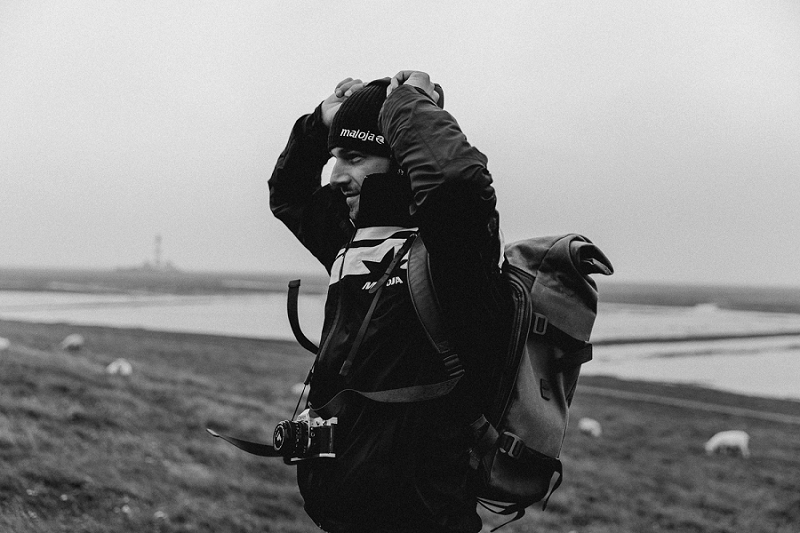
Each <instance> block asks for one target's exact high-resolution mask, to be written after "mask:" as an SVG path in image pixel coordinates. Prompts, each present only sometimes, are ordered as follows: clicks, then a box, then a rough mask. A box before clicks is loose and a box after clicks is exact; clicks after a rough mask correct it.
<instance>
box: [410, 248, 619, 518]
mask: <svg viewBox="0 0 800 533" xmlns="http://www.w3.org/2000/svg"><path fill="white" fill-rule="evenodd" d="M612 273H613V267H612V265H611V262H610V261H609V260H608V258H607V257H606V256H605V255H604V254H603V253H602V252H601V251H600V249H599V248H597V247H596V246H595V245H594V244H592V242H591V241H590V240H589V239H587V238H586V237H583V236H581V235H577V234H568V235H562V236H555V237H537V238H531V239H527V240H523V241H519V242H516V243H513V244H510V245H508V246H507V247H506V248H505V261H504V264H503V268H502V277H501V283H505V284H507V285H508V288H509V289H510V292H511V294H512V298H513V312H512V316H511V320H512V328H511V333H510V335H511V338H510V339H508V341H509V343H508V351H507V353H506V354H505V355H504V356H503V357H502V362H501V371H500V375H499V376H498V377H497V378H496V379H495V380H494V383H492V384H491V386H490V389H489V390H490V391H491V392H490V399H489V404H488V405H489V407H488V410H487V412H486V413H485V414H484V415H483V416H481V417H480V418H478V419H477V420H476V421H475V422H474V423H473V424H472V429H473V432H474V436H475V445H474V447H473V450H472V462H473V468H476V469H477V470H478V482H479V484H478V486H479V489H478V501H479V503H481V504H482V505H483V506H484V507H485V508H487V509H488V510H490V511H492V512H495V513H497V514H502V515H512V514H514V515H515V516H514V517H513V518H512V519H511V520H510V521H514V520H517V519H519V518H521V517H522V516H523V515H524V513H525V508H526V507H528V506H530V505H531V504H533V503H535V502H538V501H541V500H544V503H543V506H542V508H543V509H544V508H546V506H547V500H548V499H549V497H550V495H551V494H552V492H553V491H555V490H556V489H557V488H558V487H559V485H560V484H561V481H562V476H563V473H562V465H561V461H560V460H559V459H558V458H559V455H560V453H561V447H562V444H563V441H564V436H565V433H566V429H567V423H568V415H569V407H570V404H571V402H572V398H573V396H574V394H575V388H576V386H577V382H578V375H579V373H580V367H581V365H582V364H583V363H585V362H587V361H589V360H591V358H592V346H591V344H590V343H589V337H590V334H591V330H592V326H593V325H594V320H595V317H596V315H597V285H596V284H595V282H594V280H593V279H591V278H590V277H589V276H590V275H591V274H603V275H610V274H612ZM408 279H409V289H410V292H411V299H412V302H413V303H414V307H415V309H416V311H417V315H418V316H419V318H420V321H421V323H422V325H423V328H424V329H425V331H426V333H427V334H428V337H429V339H430V341H431V343H432V344H433V346H434V347H435V348H436V350H437V352H439V354H440V355H441V356H442V358H443V359H445V360H446V359H447V358H448V357H450V358H452V354H453V347H452V345H451V343H450V342H449V340H448V339H447V337H446V334H445V332H444V325H443V323H442V317H441V311H440V309H439V305H438V302H437V300H436V293H435V287H434V286H433V282H432V279H431V275H430V268H429V264H428V256H427V251H426V250H425V247H424V245H423V244H422V241H421V239H417V241H416V242H415V243H414V245H412V247H411V251H410V253H409V261H408ZM554 475H557V477H556V479H555V482H553V481H552V480H553V476H554ZM551 483H552V488H551ZM506 523H508V522H506ZM503 525H505V524H503Z"/></svg>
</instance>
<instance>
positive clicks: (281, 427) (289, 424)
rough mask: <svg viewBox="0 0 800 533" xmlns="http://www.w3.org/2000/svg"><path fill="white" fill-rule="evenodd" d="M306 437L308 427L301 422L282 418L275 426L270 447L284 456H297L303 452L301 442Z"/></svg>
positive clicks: (303, 448)
mask: <svg viewBox="0 0 800 533" xmlns="http://www.w3.org/2000/svg"><path fill="white" fill-rule="evenodd" d="M307 439H308V429H307V426H306V425H305V424H303V423H302V422H293V421H291V420H284V421H283V422H280V423H279V424H278V425H277V426H275V433H274V434H273V435H272V447H273V448H275V451H276V452H278V453H279V454H281V455H282V456H284V457H292V456H299V455H302V454H303V453H305V451H306V450H305V446H304V445H303V443H304V442H305V441H306V440H307Z"/></svg>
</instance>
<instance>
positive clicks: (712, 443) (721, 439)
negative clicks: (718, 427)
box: [705, 429, 750, 458]
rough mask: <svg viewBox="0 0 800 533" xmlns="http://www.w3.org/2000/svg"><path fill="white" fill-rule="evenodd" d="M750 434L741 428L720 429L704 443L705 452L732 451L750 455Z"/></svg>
mask: <svg viewBox="0 0 800 533" xmlns="http://www.w3.org/2000/svg"><path fill="white" fill-rule="evenodd" d="M749 443H750V435H748V434H747V433H745V432H744V431H741V430H735V429H734V430H729V431H720V432H719V433H717V434H716V435H714V436H713V437H711V438H710V439H709V440H708V442H706V444H705V449H706V453H707V454H709V455H711V454H713V453H733V454H737V453H738V454H741V455H742V457H744V458H747V457H750V448H749Z"/></svg>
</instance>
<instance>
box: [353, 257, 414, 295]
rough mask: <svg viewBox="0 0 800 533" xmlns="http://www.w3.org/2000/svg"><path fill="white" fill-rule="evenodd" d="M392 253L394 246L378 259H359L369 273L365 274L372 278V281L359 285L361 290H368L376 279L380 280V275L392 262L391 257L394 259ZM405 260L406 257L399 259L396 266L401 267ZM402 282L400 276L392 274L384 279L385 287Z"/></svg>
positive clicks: (374, 283) (406, 259)
mask: <svg viewBox="0 0 800 533" xmlns="http://www.w3.org/2000/svg"><path fill="white" fill-rule="evenodd" d="M394 254H395V250H394V248H391V249H389V250H387V251H386V254H385V255H384V256H383V258H382V259H381V260H380V261H369V260H367V259H364V260H363V261H361V262H362V263H363V264H364V266H365V267H367V269H368V270H369V274H367V275H368V276H369V277H370V278H372V279H373V281H367V282H365V283H364V286H363V287H361V290H363V291H368V290H370V289H371V288H372V287H374V286H375V285H376V284H377V283H378V280H380V279H381V276H383V275H384V274H385V273H386V269H387V268H389V264H390V263H391V262H392V259H394ZM406 261H408V258H407V257H404V258H403V259H401V260H400V264H399V265H398V266H397V267H396V268H402V266H403V264H404V263H405V262H406ZM402 284H403V280H402V279H401V278H400V276H392V277H391V278H389V279H387V280H386V286H387V287H391V286H392V285H402Z"/></svg>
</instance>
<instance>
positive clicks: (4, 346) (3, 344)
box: [0, 337, 11, 352]
mask: <svg viewBox="0 0 800 533" xmlns="http://www.w3.org/2000/svg"><path fill="white" fill-rule="evenodd" d="M9 346H11V341H10V340H8V339H6V338H5V337H0V352H2V351H3V350H8V347H9Z"/></svg>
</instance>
